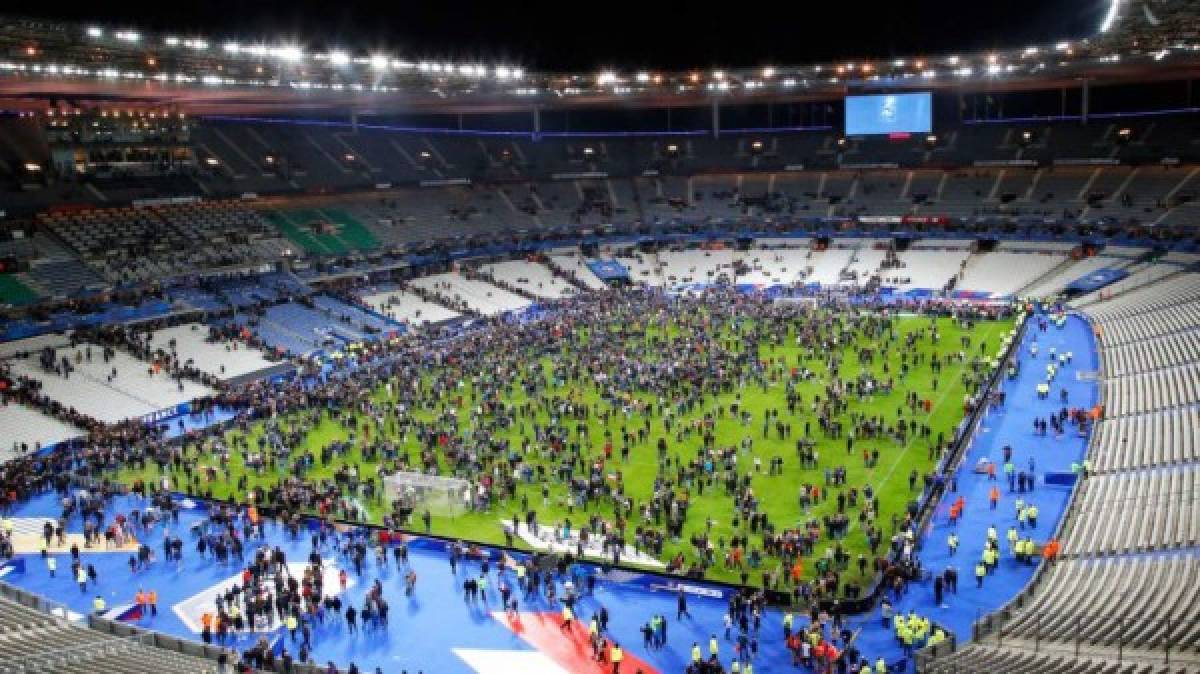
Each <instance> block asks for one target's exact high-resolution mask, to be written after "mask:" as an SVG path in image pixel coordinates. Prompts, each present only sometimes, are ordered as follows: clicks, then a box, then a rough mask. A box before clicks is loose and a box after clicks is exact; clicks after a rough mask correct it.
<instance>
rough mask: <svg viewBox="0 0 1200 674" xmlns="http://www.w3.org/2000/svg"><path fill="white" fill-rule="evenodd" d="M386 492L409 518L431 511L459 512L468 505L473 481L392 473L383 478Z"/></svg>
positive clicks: (436, 513) (390, 500) (388, 497)
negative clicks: (415, 514)
mask: <svg viewBox="0 0 1200 674" xmlns="http://www.w3.org/2000/svg"><path fill="white" fill-rule="evenodd" d="M384 494H385V495H386V496H387V499H388V502H389V503H394V504H395V510H397V511H399V512H400V513H401V514H402V515H404V516H405V517H406V518H407V517H408V516H409V515H412V514H414V513H417V514H420V513H423V512H425V511H429V512H430V513H431V514H434V515H457V514H459V513H462V512H463V511H465V510H466V509H467V505H468V502H469V501H468V499H469V498H470V497H471V483H470V482H469V481H467V480H464V479H462V478H457V477H442V476H439V475H426V474H424V473H393V474H391V475H389V476H388V477H387V478H386V479H385V480H384Z"/></svg>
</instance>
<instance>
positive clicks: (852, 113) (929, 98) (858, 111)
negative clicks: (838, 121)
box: [846, 91, 933, 136]
mask: <svg viewBox="0 0 1200 674" xmlns="http://www.w3.org/2000/svg"><path fill="white" fill-rule="evenodd" d="M932 130H933V94H931V93H930V92H928V91H925V92H920V93H912V94H871V95H864V96H847V97H846V135H847V136H872V135H885V134H904V133H929V132H930V131H932Z"/></svg>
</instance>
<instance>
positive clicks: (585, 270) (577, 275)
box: [547, 251, 606, 290]
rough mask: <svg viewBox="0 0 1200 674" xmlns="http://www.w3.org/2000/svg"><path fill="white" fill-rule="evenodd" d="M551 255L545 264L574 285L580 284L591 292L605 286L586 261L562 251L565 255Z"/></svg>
mask: <svg viewBox="0 0 1200 674" xmlns="http://www.w3.org/2000/svg"><path fill="white" fill-rule="evenodd" d="M551 252H552V254H551V255H550V257H549V258H548V260H547V264H548V265H549V266H550V267H552V268H556V269H558V270H559V271H560V272H562V273H563V274H565V275H566V276H567V277H568V278H570V279H571V280H573V281H574V282H576V283H579V284H581V285H582V286H584V287H585V288H590V289H592V290H602V289H604V288H605V287H606V286H605V285H604V281H601V280H600V278H599V277H598V276H596V274H595V272H593V271H592V268H591V267H589V266H588V265H587V259H586V258H584V257H582V256H580V255H578V254H575V253H571V252H570V251H562V252H563V253H565V254H559V251H551Z"/></svg>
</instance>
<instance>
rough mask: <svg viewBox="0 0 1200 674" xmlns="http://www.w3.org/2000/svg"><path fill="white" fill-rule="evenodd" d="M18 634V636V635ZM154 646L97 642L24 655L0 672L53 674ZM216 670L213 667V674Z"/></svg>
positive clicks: (144, 640) (147, 640)
mask: <svg viewBox="0 0 1200 674" xmlns="http://www.w3.org/2000/svg"><path fill="white" fill-rule="evenodd" d="M18 634H19V633H18ZM153 646H154V638H153V636H152V635H148V634H139V635H134V636H129V637H124V638H119V639H118V638H113V639H101V640H98V641H90V642H88V643H83V644H79V645H77V646H67V647H63V648H56V649H54V650H52V651H43V652H38V653H33V654H30V655H24V656H22V657H21V659H20V660H18V661H16V662H12V663H8V664H5V665H3V666H0V672H56V671H61V670H62V669H64V668H66V667H67V666H69V665H70V664H72V663H76V662H82V661H87V660H92V659H95V658H101V657H104V656H108V655H115V654H118V653H126V652H129V651H132V650H135V649H138V648H146V647H153ZM215 670H216V667H215V666H214V667H213V671H215Z"/></svg>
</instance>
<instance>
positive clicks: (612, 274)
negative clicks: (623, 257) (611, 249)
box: [587, 260, 629, 281]
mask: <svg viewBox="0 0 1200 674" xmlns="http://www.w3.org/2000/svg"><path fill="white" fill-rule="evenodd" d="M587 266H588V268H589V269H591V270H592V273H593V274H595V275H596V277H597V278H599V279H600V280H601V281H620V280H623V279H628V278H629V270H628V269H626V268H625V265H623V264H621V263H620V262H617V261H616V260H588V263H587Z"/></svg>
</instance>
